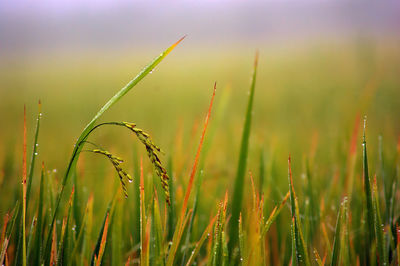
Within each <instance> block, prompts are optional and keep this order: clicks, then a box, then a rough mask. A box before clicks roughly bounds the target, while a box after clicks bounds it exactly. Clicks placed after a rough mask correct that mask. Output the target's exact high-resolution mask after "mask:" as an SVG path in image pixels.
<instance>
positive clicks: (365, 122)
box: [363, 115, 367, 142]
mask: <svg viewBox="0 0 400 266" xmlns="http://www.w3.org/2000/svg"><path fill="white" fill-rule="evenodd" d="M366 128H367V115H364V130H363V142H365V130H366Z"/></svg>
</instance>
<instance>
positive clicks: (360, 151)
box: [0, 38, 400, 266]
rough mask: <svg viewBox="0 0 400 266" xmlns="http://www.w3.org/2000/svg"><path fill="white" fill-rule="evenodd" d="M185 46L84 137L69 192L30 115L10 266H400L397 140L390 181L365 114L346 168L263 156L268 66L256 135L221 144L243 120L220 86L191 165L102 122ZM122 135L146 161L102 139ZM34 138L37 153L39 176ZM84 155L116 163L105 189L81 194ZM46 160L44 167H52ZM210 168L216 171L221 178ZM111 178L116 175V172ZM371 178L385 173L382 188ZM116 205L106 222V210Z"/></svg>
mask: <svg viewBox="0 0 400 266" xmlns="http://www.w3.org/2000/svg"><path fill="white" fill-rule="evenodd" d="M182 39H183V38H182ZM182 39H180V40H179V41H178V42H176V43H175V44H173V45H172V46H170V47H169V48H167V49H166V50H165V51H164V52H162V53H161V54H160V55H159V56H158V57H156V58H155V59H154V60H153V61H152V62H151V63H150V64H149V65H148V66H146V67H145V68H144V69H143V70H142V71H141V72H140V73H139V74H138V75H137V76H136V77H135V78H133V79H132V80H131V81H130V82H129V83H128V84H127V85H126V86H125V87H123V88H122V89H121V90H119V91H118V92H117V93H116V94H115V95H114V96H113V97H111V99H110V100H109V101H107V102H106V103H105V104H104V106H103V107H102V108H101V109H100V110H99V111H98V112H97V113H96V115H95V116H94V117H93V118H92V119H91V120H90V122H89V123H88V124H87V125H86V127H85V128H84V129H83V130H82V132H81V133H80V135H79V136H78V138H77V141H76V143H75V145H74V147H73V150H72V155H71V157H70V159H69V161H68V162H67V167H66V171H65V172H64V174H63V175H62V177H61V178H60V177H57V176H56V174H55V172H54V171H49V170H47V169H46V167H45V165H46V164H45V162H42V164H41V167H40V168H38V167H36V165H37V162H36V161H37V155H38V150H39V148H38V144H39V142H40V141H39V140H40V134H39V133H41V132H42V130H41V131H40V132H39V129H40V126H41V123H42V122H43V118H42V103H41V102H39V108H38V109H39V110H38V114H37V117H36V128H35V130H33V131H32V130H31V128H30V127H28V124H29V123H28V121H27V112H28V114H29V110H26V109H25V107H24V114H23V117H22V118H21V121H23V132H22V133H23V134H22V135H23V137H22V138H21V143H22V147H23V152H22V156H23V157H22V158H20V159H22V164H20V163H19V161H18V160H17V161H16V162H15V163H14V164H15V165H17V166H18V167H19V168H20V169H22V171H21V173H22V176H18V175H15V176H8V175H7V176H5V177H4V179H10V180H11V179H16V180H18V182H16V183H15V184H13V185H10V186H6V185H4V184H1V183H0V184H1V187H0V189H1V192H2V195H3V193H4V192H5V190H8V191H11V192H12V193H13V194H14V195H15V197H14V198H6V197H3V196H1V200H2V201H3V202H5V203H7V206H10V207H9V209H7V211H6V212H4V213H1V216H2V223H1V225H2V227H1V228H2V229H1V236H0V264H1V265H96V266H97V265H167V266H172V265H187V266H189V265H328V264H330V265H399V262H400V245H399V244H400V230H399V226H400V225H399V223H400V213H399V206H398V204H397V202H398V199H399V192H398V180H399V173H400V139H399V140H398V142H397V144H396V141H395V140H392V139H391V138H388V140H387V142H388V143H387V145H388V146H385V149H386V147H389V148H388V150H384V148H383V144H382V143H383V139H384V136H385V135H384V134H383V137H381V138H380V141H379V143H380V144H379V147H380V148H379V152H378V155H376V153H375V152H374V153H372V154H373V155H372V157H373V158H374V159H373V161H377V162H378V167H374V166H372V167H371V162H370V158H371V156H370V154H371V153H369V154H368V152H370V151H369V150H368V151H367V135H368V130H367V126H366V118H365V119H364V127H363V129H364V130H363V136H362V137H360V136H359V134H358V132H359V129H360V128H361V125H360V115H359V114H358V113H359V112H358V113H357V114H356V115H355V117H356V119H355V122H354V127H353V128H350V130H348V131H349V132H350V138H347V136H346V137H343V139H339V140H338V142H340V143H341V145H342V144H343V143H344V144H343V145H344V146H345V147H344V149H341V150H340V151H342V150H344V152H337V153H335V154H333V155H332V156H331V157H330V159H331V161H330V163H326V162H325V161H323V160H319V159H320V158H319V157H318V156H316V155H315V151H313V148H311V151H310V152H309V151H306V152H305V154H306V155H304V157H303V158H299V157H298V156H291V155H288V160H287V163H286V162H285V160H286V158H287V157H286V158H280V157H278V155H274V152H272V151H271V149H270V148H271V147H268V146H267V145H265V146H263V147H253V146H254V145H253V142H252V139H253V138H255V136H254V135H255V134H253V133H252V132H253V131H255V130H253V129H252V124H254V122H253V121H252V116H253V112H254V106H255V105H256V104H257V97H256V94H255V90H256V78H257V71H258V70H259V66H258V62H259V56H258V53H257V54H256V56H255V61H254V65H253V74H252V75H251V82H250V89H249V97H248V100H247V108H246V110H245V114H244V116H243V118H244V123H243V128H235V132H233V134H234V135H235V136H237V137H235V138H234V140H235V141H236V142H229V145H225V146H224V145H222V144H221V143H222V141H221V140H220V139H216V138H214V135H215V134H216V132H218V133H220V134H229V133H228V132H226V130H224V129H223V128H220V127H218V126H219V124H221V123H222V122H223V120H224V117H226V116H229V115H231V113H229V112H226V105H227V103H228V102H229V101H230V95H231V94H232V92H231V91H229V90H224V89H220V87H218V88H217V83H214V86H213V87H212V88H210V89H209V90H208V92H209V94H210V97H211V100H210V103H209V105H208V108H206V107H207V106H202V110H204V114H205V120H204V123H203V124H202V127H201V132H199V134H200V138H199V141H198V142H197V140H198V138H197V137H198V136H197V131H198V130H194V132H195V133H194V134H193V136H192V138H193V139H194V142H193V143H195V144H197V147H196V146H194V148H193V147H192V146H191V145H185V147H184V148H185V149H184V154H179V153H178V151H174V152H172V151H169V149H168V147H167V148H163V150H161V148H160V146H158V145H156V144H155V143H158V141H157V137H151V136H150V134H149V133H147V132H151V130H147V129H146V130H143V129H141V128H138V126H137V125H136V123H132V122H118V121H117V122H116V121H112V122H99V120H100V118H102V116H103V114H104V113H105V112H106V111H107V110H108V109H109V108H111V106H113V105H114V104H115V103H117V102H118V101H119V100H120V99H121V98H122V97H123V96H124V95H126V94H127V93H128V92H129V91H130V90H131V89H132V88H133V87H135V86H136V85H137V84H138V83H139V82H140V81H141V80H142V79H143V78H144V77H146V76H147V75H148V74H149V73H151V72H152V70H153V69H154V68H155V67H156V66H157V65H158V64H159V63H160V62H161V61H163V59H164V58H165V57H166V56H167V55H168V54H169V53H170V52H171V51H172V50H173V49H174V48H175V47H176V46H177V45H178V44H179V43H180V42H181V41H182ZM249 69H250V68H249ZM241 74H242V73H241ZM219 86H220V85H219ZM221 87H222V86H221ZM257 89H258V88H257ZM243 90H245V89H243ZM146 100H148V99H144V101H146ZM243 104H245V103H243ZM214 106H216V107H214ZM204 114H203V113H202V114H201V115H200V116H201V117H203V116H204ZM266 115H272V114H266ZM286 119H289V118H286ZM238 124H239V123H238ZM142 126H143V128H146V125H145V124H143V125H142V124H141V127H142ZM111 128H112V129H113V130H120V131H127V132H129V133H130V135H131V136H133V137H134V138H133V140H132V138H131V139H129V141H130V143H129V144H127V145H126V146H127V147H129V149H130V148H131V147H133V148H132V149H134V151H133V153H134V155H135V156H134V159H133V160H131V159H129V158H125V157H124V159H122V158H121V157H119V156H116V154H118V152H117V151H114V150H115V149H116V148H115V147H113V146H112V145H110V143H109V142H106V143H103V142H102V141H101V139H100V140H99V139H98V138H97V137H96V135H95V133H97V132H107V131H108V130H111ZM194 128H196V129H197V127H194ZM29 132H31V133H32V134H33V145H32V150H31V152H32V154H31V160H30V162H29V163H28V162H27V157H28V149H27V147H28V146H29V145H28V143H27V142H28V137H27V135H28V133H29ZM154 133H155V132H152V134H151V135H153V134H154ZM177 136H180V135H179V134H177ZM116 138H118V136H117V137H116ZM299 138H300V136H299ZM310 139H312V140H313V141H315V139H316V138H315V137H310ZM385 140H386V139H385ZM43 141H45V140H43ZM180 141H182V140H181V139H180V137H177V138H176V140H175V141H173V144H172V145H171V146H172V147H174V149H176V150H178V148H177V147H179V142H180ZM217 141H221V143H218V142H217ZM298 141H299V142H301V141H304V139H299V140H298ZM368 141H369V138H368ZM368 143H369V142H368ZM389 143H390V144H389ZM227 146H228V147H227ZM104 147H106V148H104ZM215 147H217V148H218V149H219V150H221V152H222V153H223V154H226V155H228V153H229V152H230V150H229V148H232V149H233V150H234V149H235V148H236V147H237V148H238V153H237V154H236V153H235V152H234V155H235V156H236V155H237V156H238V159H237V161H236V162H234V163H231V164H230V165H229V166H228V167H225V166H223V165H218V164H217V163H216V162H218V160H219V158H218V156H217V155H216V154H214V153H213V152H214V151H215V150H213V148H215ZM143 148H144V149H143ZM224 148H226V150H224ZM321 149H329V147H322V148H321ZM254 150H257V152H256V153H254V152H253V151H254ZM308 152H309V153H308ZM83 154H85V155H84V156H83V157H85V156H91V155H89V154H94V155H98V157H99V158H98V159H97V158H93V160H97V161H106V163H107V164H105V166H104V167H103V168H102V169H105V170H104V171H103V172H101V169H96V171H97V172H95V173H96V177H95V186H93V189H91V188H90V187H89V188H88V187H87V186H82V183H81V181H80V180H81V179H80V178H81V176H82V175H83V173H82V172H83V170H82V169H86V168H85V167H86V165H85V164H84V162H81V161H80V160H79V158H80V157H81V156H82V155H83ZM277 154H279V153H277ZM94 155H93V157H94ZM192 155H194V158H192ZM360 155H361V156H360ZM46 156H47V155H45V154H44V155H42V157H43V158H44V160H45V158H46ZM100 158H103V159H105V160H100ZM376 158H378V159H376ZM81 160H82V159H81ZM78 161H79V163H78ZM208 161H212V162H214V163H215V164H214V165H212V167H210V164H209V163H207V162H208ZM384 162H385V164H384ZM386 162H388V163H386ZM7 164H10V162H7ZM99 165H102V164H101V162H99ZM132 165H133V170H132V169H131V168H132V167H130V166H132ZM179 165H180V170H179V171H178V170H177V169H178V168H179ZM111 166H112V167H111ZM208 167H210V168H212V169H209V168H208ZM99 168H100V167H99ZM109 168H111V170H112V171H111V170H110V171H109V172H107V171H108V169H109ZM226 168H228V170H227V171H224V170H219V169H226ZM231 168H233V171H230V170H231ZM182 169H183V170H182ZM321 169H322V170H321ZM371 169H374V170H375V169H376V170H375V173H374V174H373V175H371V174H370V172H371ZM235 170H236V174H234V171H235ZM254 170H255V171H254ZM374 170H373V171H374ZM232 172H233V174H232ZM371 176H374V178H373V179H371ZM21 181H22V182H21ZM115 184H117V185H115ZM88 189H89V191H88ZM67 194H69V197H68V195H67ZM104 202H105V203H106V204H107V206H106V208H104V206H103V207H99V206H100V205H101V203H104Z"/></svg>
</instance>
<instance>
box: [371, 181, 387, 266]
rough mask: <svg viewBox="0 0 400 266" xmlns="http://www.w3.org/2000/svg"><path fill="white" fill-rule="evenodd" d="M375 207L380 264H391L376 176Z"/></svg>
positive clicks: (374, 188) (374, 189) (374, 184)
mask: <svg viewBox="0 0 400 266" xmlns="http://www.w3.org/2000/svg"><path fill="white" fill-rule="evenodd" d="M373 196H374V197H373V208H374V226H375V239H376V246H377V251H378V264H379V265H389V262H388V257H387V254H386V248H385V237H384V229H383V223H382V218H381V211H380V207H379V195H378V185H377V183H376V176H375V178H374V183H373Z"/></svg>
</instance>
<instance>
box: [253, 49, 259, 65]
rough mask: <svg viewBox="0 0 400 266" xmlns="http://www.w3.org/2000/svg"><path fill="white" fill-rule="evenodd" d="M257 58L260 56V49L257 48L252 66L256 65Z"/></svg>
mask: <svg viewBox="0 0 400 266" xmlns="http://www.w3.org/2000/svg"><path fill="white" fill-rule="evenodd" d="M259 58H260V51H259V50H258V49H257V50H256V55H255V56H254V67H257V65H258V59H259Z"/></svg>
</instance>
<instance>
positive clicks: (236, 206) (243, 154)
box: [228, 53, 258, 256]
mask: <svg viewBox="0 0 400 266" xmlns="http://www.w3.org/2000/svg"><path fill="white" fill-rule="evenodd" d="M257 64H258V53H256V56H255V60H254V68H253V76H252V80H251V85H250V94H249V100H248V103H247V111H246V118H245V121H244V127H243V133H242V142H241V145H240V152H239V161H238V168H237V172H236V178H235V184H234V188H233V196H232V205H231V213H232V217H231V219H230V225H229V246H228V250H229V253H230V256H231V255H232V253H233V249H234V248H235V247H236V245H237V242H238V228H239V227H238V221H239V215H240V212H241V209H242V204H243V189H244V177H245V174H246V166H247V154H248V149H249V139H250V128H251V118H252V112H253V101H254V89H255V87H256V77H257Z"/></svg>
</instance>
